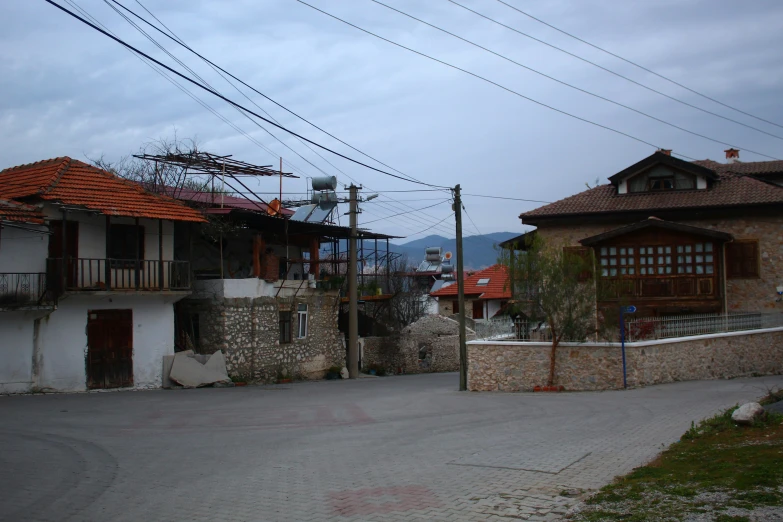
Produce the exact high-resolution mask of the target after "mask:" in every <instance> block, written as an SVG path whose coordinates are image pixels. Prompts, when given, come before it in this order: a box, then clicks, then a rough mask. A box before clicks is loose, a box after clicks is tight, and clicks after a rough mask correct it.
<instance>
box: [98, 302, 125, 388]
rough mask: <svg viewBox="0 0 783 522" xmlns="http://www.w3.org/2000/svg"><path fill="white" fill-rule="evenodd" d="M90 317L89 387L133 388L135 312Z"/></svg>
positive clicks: (100, 314) (99, 312) (105, 313)
mask: <svg viewBox="0 0 783 522" xmlns="http://www.w3.org/2000/svg"><path fill="white" fill-rule="evenodd" d="M87 314H88V315H87V387H88V388H90V389H96V388H125V387H129V386H133V311H132V310H90V311H89V312H87Z"/></svg>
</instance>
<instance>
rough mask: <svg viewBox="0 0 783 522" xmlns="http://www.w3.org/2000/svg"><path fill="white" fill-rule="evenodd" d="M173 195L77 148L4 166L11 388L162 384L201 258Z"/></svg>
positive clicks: (2, 307)
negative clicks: (184, 231) (180, 235)
mask: <svg viewBox="0 0 783 522" xmlns="http://www.w3.org/2000/svg"><path fill="white" fill-rule="evenodd" d="M204 221H205V220H204V218H203V217H202V215H201V214H200V213H199V212H197V211H195V210H193V209H191V208H188V207H186V206H185V205H183V204H181V203H180V202H177V201H175V200H173V199H171V198H167V197H164V196H159V195H156V194H151V193H149V192H147V191H145V190H143V189H142V188H141V187H140V186H138V185H136V184H133V183H130V182H128V181H125V180H122V179H120V178H118V177H117V176H115V175H113V174H111V173H108V172H105V171H103V170H101V169H98V168H95V167H92V166H90V165H87V164H85V163H83V162H80V161H77V160H73V159H71V158H67V157H64V158H55V159H52V160H46V161H41V162H37V163H32V164H28V165H22V166H19V167H12V168H8V169H5V170H3V171H0V353H2V357H0V392H10V393H15V392H28V391H83V390H87V389H101V388H152V387H159V386H160V385H161V376H162V358H163V356H164V355H171V354H173V353H174V303H175V302H176V301H178V300H180V299H182V298H184V297H185V296H187V295H188V294H189V293H190V290H191V280H190V267H189V265H188V262H187V261H185V260H175V259H174V243H175V238H174V235H175V226H174V225H175V223H190V224H195V223H200V222H204Z"/></svg>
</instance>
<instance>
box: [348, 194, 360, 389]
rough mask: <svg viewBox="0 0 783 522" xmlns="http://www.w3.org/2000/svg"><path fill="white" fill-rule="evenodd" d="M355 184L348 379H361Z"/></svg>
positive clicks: (351, 200) (349, 258)
mask: <svg viewBox="0 0 783 522" xmlns="http://www.w3.org/2000/svg"><path fill="white" fill-rule="evenodd" d="M360 188H361V187H357V186H356V185H354V184H353V183H351V186H350V187H348V190H349V191H350V200H349V203H350V210H349V211H348V214H350V223H351V238H350V240H349V242H348V251H349V253H348V377H349V378H351V379H356V378H358V377H359V296H358V295H357V289H356V279H357V276H356V221H357V217H358V214H359V197H358V196H359V189H360Z"/></svg>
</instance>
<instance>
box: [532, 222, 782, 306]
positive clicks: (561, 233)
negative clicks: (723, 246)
mask: <svg viewBox="0 0 783 522" xmlns="http://www.w3.org/2000/svg"><path fill="white" fill-rule="evenodd" d="M677 222H678V223H683V224H686V225H691V226H695V227H701V228H707V229H711V230H719V231H722V232H728V233H730V234H732V235H733V236H734V239H757V240H758V241H759V256H760V258H761V259H760V262H761V270H760V277H758V278H753V279H728V280H727V281H726V289H727V297H728V299H727V301H728V311H731V312H736V311H753V312H755V311H769V310H773V309H780V310H783V303H776V302H775V298H776V297H777V295H776V294H775V287H777V286H779V285H783V217H781V216H762V217H753V216H748V217H745V218H730V219H693V220H677ZM625 224H628V222H616V223H604V224H585V225H580V226H573V225H569V226H566V225H544V226H541V227H539V228H538V234H539V235H540V236H541V237H542V238H544V239H545V240H548V241H552V242H555V243H557V244H560V243H562V244H564V245H566V244H567V245H579V240H580V239H584V238H586V237H590V236H594V235H597V234H600V233H602V232H606V231H609V230H613V229H615V228H618V227H620V226H623V225H625Z"/></svg>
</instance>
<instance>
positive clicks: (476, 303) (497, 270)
mask: <svg viewBox="0 0 783 522" xmlns="http://www.w3.org/2000/svg"><path fill="white" fill-rule="evenodd" d="M464 287H465V317H468V318H472V319H473V320H476V321H481V320H487V319H492V318H493V317H495V316H496V315H498V313H499V312H500V311H501V310H503V309H504V307H505V306H506V305H507V304H508V301H509V300H510V299H511V288H510V285H509V277H508V270H507V269H506V267H505V266H503V265H499V264H497V265H492V266H490V267H487V268H484V269H482V270H479V271H477V272H473V273H472V274H470V275H468V276H466V277H465V281H464ZM430 296H431V297H434V298H436V299H437V300H438V313H439V314H440V315H445V316H447V317H448V316H451V315H455V314H458V313H459V301H458V300H457V282H456V281H454V282H452V283H450V284H449V285H448V286H445V285H444V286H442V287H441V288H439V289H438V290H436V291H434V292H431V293H430Z"/></svg>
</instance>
